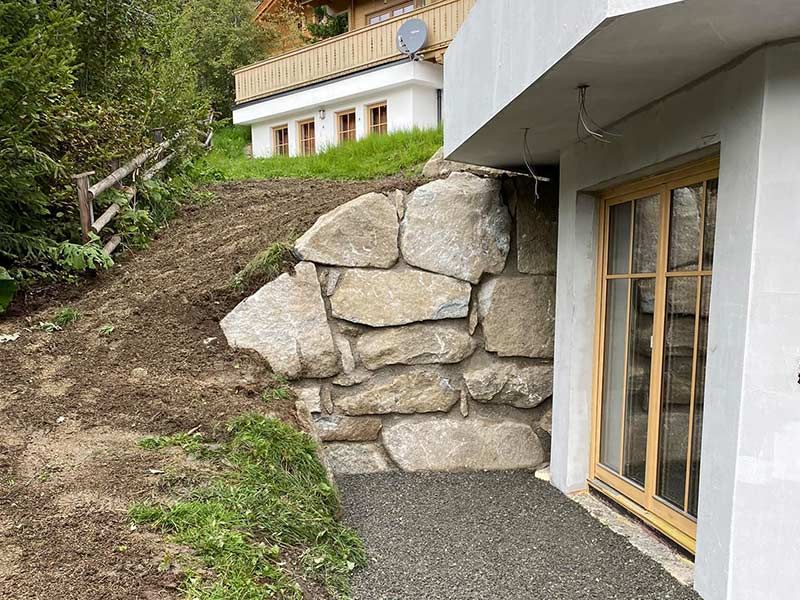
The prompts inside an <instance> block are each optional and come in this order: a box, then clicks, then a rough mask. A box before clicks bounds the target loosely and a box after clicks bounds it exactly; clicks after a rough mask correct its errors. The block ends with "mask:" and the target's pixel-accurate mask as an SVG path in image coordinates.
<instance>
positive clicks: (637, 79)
mask: <svg viewBox="0 0 800 600" xmlns="http://www.w3.org/2000/svg"><path fill="white" fill-rule="evenodd" d="M798 36H800V3H798V2H797V1H796V0H770V1H767V2H764V1H762V2H756V1H755V0H684V1H677V0H535V1H531V0H479V2H478V3H477V5H476V6H475V8H474V9H473V10H472V12H471V14H470V15H469V18H468V19H467V21H466V22H465V24H464V25H463V27H462V29H461V32H460V33H459V35H458V36H457V37H456V39H455V40H454V42H453V43H452V44H451V46H450V49H449V51H448V53H447V61H446V65H445V78H444V85H445V87H446V88H447V89H448V90H458V93H449V94H447V95H446V96H445V101H444V115H445V154H446V155H447V157H448V158H450V159H453V160H458V161H464V162H469V163H474V164H479V165H485V166H491V167H498V168H511V169H517V170H524V169H526V168H527V167H526V163H527V164H528V165H529V166H530V167H531V168H532V169H533V170H534V171H537V170H538V172H539V173H540V174H541V173H543V172H548V173H550V172H552V173H555V174H557V175H556V176H555V177H552V178H551V179H552V180H551V181H550V182H549V183H546V182H543V183H542V184H541V186H540V187H541V192H542V193H544V194H548V193H551V194H557V195H558V198H559V227H558V234H559V240H558V266H557V301H556V341H555V383H554V397H553V446H552V463H551V471H552V481H553V484H554V485H555V486H556V487H558V488H559V489H560V490H562V491H564V492H565V493H570V492H574V491H576V490H581V489H585V488H587V487H591V488H592V489H594V490H596V491H597V492H599V493H602V494H605V495H606V496H608V497H609V498H611V499H613V500H615V501H616V502H619V503H620V504H621V505H622V506H624V507H625V508H626V509H628V510H630V511H632V512H634V513H635V514H637V515H638V516H639V517H640V518H642V519H644V520H645V521H647V522H648V523H650V524H651V525H652V526H654V527H656V528H658V529H660V530H661V531H662V532H663V533H665V534H666V535H667V536H670V537H671V538H672V539H673V540H675V541H676V542H678V543H679V544H681V545H683V546H684V547H685V548H687V549H688V550H689V551H691V552H693V553H694V554H695V557H696V572H695V587H696V589H697V591H698V592H699V593H700V594H701V596H702V597H703V598H705V599H706V600H760V599H763V600H791V599H795V598H798V597H800V571H798V568H797V567H798V565H799V564H800V374H799V371H800V243H798V233H799V232H800V201H798V199H800V169H798V165H800V39H799V38H798ZM531 201H534V199H533V198H532V199H531ZM701 459H702V460H701Z"/></svg>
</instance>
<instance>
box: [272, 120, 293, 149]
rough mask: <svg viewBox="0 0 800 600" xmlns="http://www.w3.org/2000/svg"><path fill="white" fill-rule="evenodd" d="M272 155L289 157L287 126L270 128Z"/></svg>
mask: <svg viewBox="0 0 800 600" xmlns="http://www.w3.org/2000/svg"><path fill="white" fill-rule="evenodd" d="M272 155H273V156H289V126H288V125H281V126H280V127H273V128H272Z"/></svg>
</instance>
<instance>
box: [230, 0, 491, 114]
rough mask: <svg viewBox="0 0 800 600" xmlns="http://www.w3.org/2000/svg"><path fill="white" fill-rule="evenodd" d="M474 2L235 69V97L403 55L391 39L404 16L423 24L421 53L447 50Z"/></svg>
mask: <svg viewBox="0 0 800 600" xmlns="http://www.w3.org/2000/svg"><path fill="white" fill-rule="evenodd" d="M475 2H476V0H445V1H444V2H437V3H436V4H432V5H431V6H428V7H426V8H420V9H418V10H415V11H414V12H412V13H410V14H408V15H404V16H402V17H396V18H394V19H390V20H388V21H384V22H383V23H380V24H378V25H372V26H370V27H364V28H362V29H357V30H355V31H351V32H350V33H345V34H343V35H339V36H336V37H333V38H330V39H328V40H325V41H323V42H319V43H317V44H313V45H311V46H306V47H304V48H300V49H298V50H294V51H292V52H288V53H286V54H282V55H280V56H276V57H275V58H271V59H269V60H265V61H261V62H258V63H255V64H252V65H248V66H246V67H242V68H241V69H237V70H236V71H234V75H235V78H236V101H237V102H239V103H241V102H246V101H248V100H255V99H257V98H262V97H264V96H269V95H271V94H276V93H278V92H282V91H286V90H289V89H292V88H295V87H299V86H302V85H306V84H309V83H315V82H318V81H324V80H326V79H331V78H333V77H337V76H340V75H345V74H347V73H352V72H355V71H360V70H363V69H366V68H369V67H373V66H377V65H381V64H385V63H388V62H392V61H394V60H397V59H399V58H402V57H403V54H402V53H401V52H399V51H398V50H397V46H396V42H395V40H396V38H397V31H398V29H399V28H400V26H401V25H402V24H403V23H404V22H405V21H407V20H408V19H409V18H414V19H422V20H423V21H425V23H426V24H427V25H428V40H427V43H426V45H425V47H424V48H423V49H422V51H421V54H422V55H423V57H424V58H431V57H433V56H434V55H436V54H437V53H439V52H442V51H443V50H444V49H446V48H447V46H448V45H449V44H450V42H451V41H452V40H453V38H454V37H455V35H456V33H458V30H459V28H460V27H461V25H462V24H463V23H464V20H465V19H466V18H467V15H468V14H469V11H470V9H471V8H472V7H473V6H474V5H475Z"/></svg>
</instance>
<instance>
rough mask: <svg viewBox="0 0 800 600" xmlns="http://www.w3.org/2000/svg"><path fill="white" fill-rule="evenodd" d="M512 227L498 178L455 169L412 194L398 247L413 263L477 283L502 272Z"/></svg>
mask: <svg viewBox="0 0 800 600" xmlns="http://www.w3.org/2000/svg"><path fill="white" fill-rule="evenodd" d="M510 228H511V217H510V216H509V214H508V209H507V208H506V206H505V205H504V204H503V201H502V199H501V196H500V183H499V182H498V181H495V180H492V179H481V178H480V177H476V176H474V175H470V174H468V173H454V174H453V175H451V176H450V177H449V178H448V179H445V180H438V181H433V182H431V183H428V184H426V185H423V186H422V187H419V188H417V189H416V190H415V191H414V192H413V193H412V194H411V195H410V196H409V197H408V200H407V201H406V212H405V217H403V221H402V223H401V225H400V249H401V251H402V254H403V258H404V259H405V261H406V262H407V263H408V264H410V265H414V266H416V267H420V268H422V269H425V270H427V271H433V272H435V273H442V274H444V275H450V276H452V277H457V278H459V279H464V280H466V281H470V282H472V283H477V282H478V281H479V280H480V278H481V275H482V274H483V273H499V272H501V271H502V270H503V267H504V266H505V263H506V257H507V256H508V251H509V245H510V241H511V235H510Z"/></svg>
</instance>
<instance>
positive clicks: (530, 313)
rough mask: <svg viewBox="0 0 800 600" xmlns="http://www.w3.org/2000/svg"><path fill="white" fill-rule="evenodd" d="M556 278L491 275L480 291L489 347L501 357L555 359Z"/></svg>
mask: <svg viewBox="0 0 800 600" xmlns="http://www.w3.org/2000/svg"><path fill="white" fill-rule="evenodd" d="M555 297H556V279H555V277H551V276H546V275H517V276H505V275H501V276H498V277H491V278H490V279H488V280H487V281H485V282H484V283H483V284H481V287H480V289H479V290H478V316H479V319H480V322H481V325H482V327H483V335H484V338H485V340H486V349H487V350H489V351H490V352H496V353H497V354H498V355H500V356H526V357H528V358H552V357H553V341H554V336H555Z"/></svg>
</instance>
